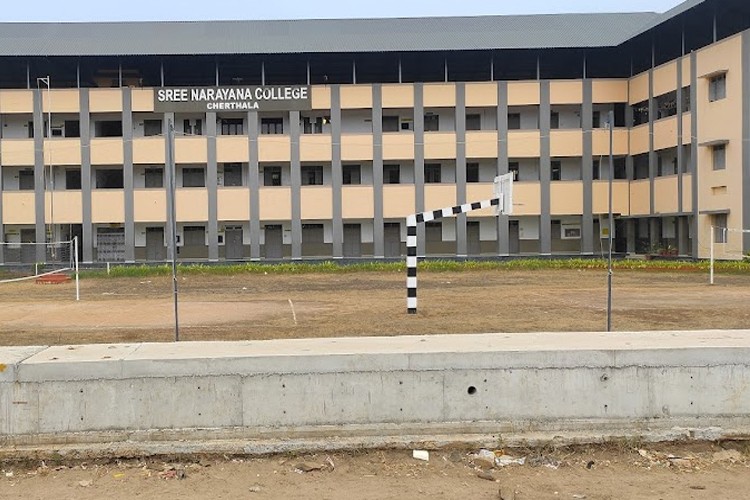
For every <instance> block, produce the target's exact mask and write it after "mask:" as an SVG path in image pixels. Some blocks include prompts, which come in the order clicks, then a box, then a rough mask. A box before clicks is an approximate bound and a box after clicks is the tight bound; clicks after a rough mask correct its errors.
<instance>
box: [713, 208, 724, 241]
mask: <svg viewBox="0 0 750 500" xmlns="http://www.w3.org/2000/svg"><path fill="white" fill-rule="evenodd" d="M711 225H712V226H713V227H714V243H726V242H727V232H726V231H725V229H726V228H727V214H713V215H712V216H711Z"/></svg>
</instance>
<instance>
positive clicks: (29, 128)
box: [26, 122, 47, 139]
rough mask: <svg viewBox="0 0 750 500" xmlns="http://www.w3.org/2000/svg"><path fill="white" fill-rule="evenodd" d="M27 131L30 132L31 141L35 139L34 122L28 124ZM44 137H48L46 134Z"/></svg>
mask: <svg viewBox="0 0 750 500" xmlns="http://www.w3.org/2000/svg"><path fill="white" fill-rule="evenodd" d="M26 130H27V131H28V132H29V139H33V138H34V122H28V123H27V124H26ZM44 136H45V137H46V136H47V134H46V132H45V134H44Z"/></svg>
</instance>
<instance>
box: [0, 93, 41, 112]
mask: <svg viewBox="0 0 750 500" xmlns="http://www.w3.org/2000/svg"><path fill="white" fill-rule="evenodd" d="M33 112H34V94H33V91H31V90H3V91H0V113H4V114H11V113H28V114H31V113H33Z"/></svg>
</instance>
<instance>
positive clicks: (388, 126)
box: [383, 116, 399, 132]
mask: <svg viewBox="0 0 750 500" xmlns="http://www.w3.org/2000/svg"><path fill="white" fill-rule="evenodd" d="M398 131H399V127H398V116H384V117H383V132H398Z"/></svg>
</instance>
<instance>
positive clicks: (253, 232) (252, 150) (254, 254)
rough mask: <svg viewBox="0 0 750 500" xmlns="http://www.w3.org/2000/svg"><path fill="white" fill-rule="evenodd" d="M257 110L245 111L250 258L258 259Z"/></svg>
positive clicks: (258, 168)
mask: <svg viewBox="0 0 750 500" xmlns="http://www.w3.org/2000/svg"><path fill="white" fill-rule="evenodd" d="M259 133H260V132H259V127H258V112H257V111H249V112H248V113H247V136H248V147H249V156H248V159H249V161H248V164H247V184H248V187H249V188H250V221H249V222H250V259H251V260H258V259H260V184H261V181H260V165H259V161H258V136H259Z"/></svg>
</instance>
